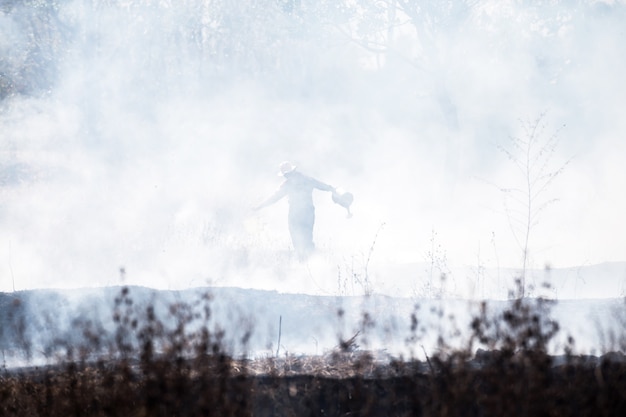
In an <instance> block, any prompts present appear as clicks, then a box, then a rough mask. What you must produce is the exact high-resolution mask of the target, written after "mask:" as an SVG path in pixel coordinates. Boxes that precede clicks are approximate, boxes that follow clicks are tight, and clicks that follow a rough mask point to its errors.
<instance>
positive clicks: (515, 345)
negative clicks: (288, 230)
mask: <svg viewBox="0 0 626 417" xmlns="http://www.w3.org/2000/svg"><path fill="white" fill-rule="evenodd" d="M210 302H211V297H210V296H209V295H208V294H206V295H205V296H203V297H202V298H201V299H200V300H198V301H197V302H195V303H191V304H183V303H174V304H172V305H171V306H170V308H169V311H168V314H169V316H168V318H167V320H161V319H159V318H158V317H157V316H156V314H155V312H154V309H153V308H152V307H151V306H147V307H146V308H145V309H143V310H141V309H137V308H135V306H134V304H133V301H132V297H131V294H130V291H129V289H127V288H123V289H122V290H121V291H120V294H119V295H118V297H116V299H115V302H114V305H113V306H112V310H113V314H112V315H113V320H114V323H115V324H116V327H115V331H114V332H113V334H106V333H104V332H103V331H102V330H100V331H99V332H95V331H94V329H92V328H90V327H88V326H87V327H86V328H85V329H84V330H85V331H84V339H83V340H82V341H81V342H80V343H77V344H75V345H70V344H66V345H64V348H65V355H64V357H59V360H58V361H57V362H56V363H54V364H53V365H50V366H46V367H32V368H22V369H15V370H10V369H5V370H4V371H3V372H2V374H1V376H0V415H3V416H196V415H197V416H205V415H206V416H210V415H214V416H248V415H249V416H302V415H313V416H316V415H320V416H322V415H323V416H329V415H331V416H348V415H351V416H352V415H358V416H381V415H393V416H413V415H425V416H461V415H462V416H503V415H506V416H536V415H546V416H547V415H550V416H552V415H554V416H597V415H607V416H610V415H626V357H625V356H624V355H623V354H622V353H619V352H615V353H612V354H607V355H604V356H602V357H600V358H592V357H579V356H574V355H571V354H568V355H565V356H563V357H559V358H555V357H552V356H550V355H548V354H547V352H546V346H547V344H548V342H549V341H550V339H551V338H552V337H553V336H554V335H555V334H556V332H557V331H558V324H557V323H554V322H553V321H551V320H550V319H549V314H548V311H546V308H548V307H549V306H546V305H545V302H543V301H531V300H527V299H520V300H516V301H515V302H513V303H512V304H511V308H510V309H508V310H507V311H505V312H503V314H501V315H498V316H497V317H491V316H489V315H488V314H487V312H486V311H485V309H483V311H482V312H481V313H480V314H478V315H477V317H475V319H474V320H473V321H472V338H471V340H470V341H469V342H468V345H467V347H466V348H464V349H456V350H453V349H446V346H445V341H442V342H441V343H442V349H441V352H442V353H440V354H437V355H433V356H432V357H428V360H427V361H423V362H420V361H417V360H407V361H402V360H391V361H389V360H380V358H378V357H377V355H376V353H375V352H367V351H359V350H358V349H357V350H355V347H354V345H353V344H351V343H349V341H348V342H341V343H339V345H338V347H337V349H335V350H334V351H332V352H329V353H327V354H325V355H321V356H291V355H284V356H283V357H281V358H273V357H268V358H261V359H256V360H249V359H234V358H232V357H231V356H230V355H229V354H228V353H227V352H226V349H224V346H223V343H222V340H223V337H224V330H220V329H209V328H208V326H207V325H206V323H207V322H208V318H209V317H210V311H211V310H210ZM12 308H13V313H11V314H13V318H12V321H7V320H5V321H3V335H5V336H6V335H8V334H12V335H16V334H18V333H19V332H20V329H23V327H19V324H20V323H22V319H23V315H20V314H21V313H20V308H21V306H20V305H19V303H15V304H14V305H13V307H12ZM138 311H139V312H138ZM20 317H21V319H20ZM12 322H14V323H16V324H17V325H18V327H17V328H16V329H8V328H7V325H8V324H10V323H12ZM9 330H11V331H9ZM26 338H27V337H26V335H22V336H21V338H20V337H17V338H16V341H17V342H16V343H18V344H20V345H22V346H23V348H25V349H28V348H29V344H28V342H27V340H26ZM3 343H6V341H3ZM475 346H482V347H484V348H485V349H482V348H481V349H479V350H477V351H474V347H475ZM444 352H445V353H444Z"/></svg>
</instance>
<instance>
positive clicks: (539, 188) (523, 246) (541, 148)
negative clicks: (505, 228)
mask: <svg viewBox="0 0 626 417" xmlns="http://www.w3.org/2000/svg"><path fill="white" fill-rule="evenodd" d="M521 124H522V136H520V137H511V138H510V144H509V147H505V146H502V145H498V149H499V150H500V151H501V152H502V153H504V154H505V155H506V156H507V158H508V159H509V160H510V161H511V162H512V163H513V165H514V166H515V168H516V169H517V171H518V172H519V178H520V181H519V184H518V186H514V187H511V188H503V187H498V188H499V189H500V191H502V192H503V193H504V196H505V198H504V205H505V210H506V214H507V219H508V221H509V225H510V227H511V231H512V232H513V236H514V238H515V241H516V243H517V244H518V246H519V248H520V250H521V251H522V271H521V276H520V280H521V285H520V294H519V296H520V297H524V296H525V295H526V275H527V269H528V266H529V249H530V242H531V234H532V231H533V229H534V228H535V227H536V226H537V224H538V223H539V217H540V215H541V213H542V212H543V211H544V210H545V209H546V208H547V207H548V206H549V205H551V204H553V203H555V202H556V201H558V199H557V198H550V197H549V196H547V191H548V188H549V187H550V185H551V184H552V183H553V182H554V180H555V179H556V178H557V177H558V176H559V175H560V174H561V173H562V172H563V170H564V169H565V167H566V166H567V165H568V164H569V162H570V160H569V159H568V160H566V161H565V162H563V163H561V164H558V165H556V168H553V165H554V163H553V159H554V154H555V151H556V148H557V146H558V143H559V137H558V134H559V132H560V130H561V129H557V130H556V131H555V132H553V133H552V134H551V135H549V136H548V135H546V132H545V130H546V122H545V113H542V114H540V115H539V116H538V117H537V118H536V119H534V120H532V121H531V120H527V121H521Z"/></svg>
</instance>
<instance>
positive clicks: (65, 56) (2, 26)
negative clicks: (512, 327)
mask: <svg viewBox="0 0 626 417" xmlns="http://www.w3.org/2000/svg"><path fill="white" fill-rule="evenodd" d="M623 9H624V7H623V6H622V5H620V4H619V3H618V4H608V3H603V2H596V1H576V2H565V1H553V2H549V4H540V2H537V4H535V2H531V3H529V4H518V3H515V4H511V2H491V1H474V0H457V1H450V2H427V1H421V0H389V1H380V0H256V1H247V2H238V1H230V0H218V1H207V0H184V1H171V0H159V1H157V0H127V1H121V0H119V1H115V0H23V1H17V0H4V1H1V2H0V35H1V38H2V39H1V40H0V54H1V55H0V57H1V58H0V99H5V98H6V97H10V96H13V95H16V94H22V95H24V94H25V95H39V94H45V93H46V92H49V91H51V90H52V89H54V87H55V84H56V83H58V82H59V79H60V78H62V76H63V74H67V73H68V71H69V70H70V69H72V70H77V68H76V67H82V70H83V71H86V72H87V73H89V72H90V69H92V70H91V73H92V77H93V79H92V81H94V82H96V81H99V80H101V78H103V77H106V76H105V75H103V74H107V73H112V72H114V73H116V74H119V73H120V70H122V71H121V72H122V73H124V74H125V75H124V76H125V77H128V78H129V83H133V85H137V84H139V85H143V86H144V87H145V88H146V89H148V90H150V89H152V90H154V91H158V92H163V91H165V92H171V91H176V92H181V91H182V92H190V91H197V90H198V89H201V90H203V91H207V87H208V91H214V90H215V89H217V88H219V87H224V86H227V85H228V84H231V83H241V82H242V81H244V80H260V81H263V82H265V83H268V84H269V85H274V86H276V87H279V88H281V89H283V92H285V93H289V94H293V93H296V94H301V95H310V94H314V93H315V94H320V93H321V94H336V92H337V91H336V89H337V86H341V85H345V84H350V82H351V80H353V79H354V78H355V77H357V74H359V75H361V76H363V75H364V74H365V75H366V76H374V77H375V76H376V74H378V75H379V76H384V77H388V78H387V80H388V81H390V82H391V81H392V78H394V79H395V81H396V82H398V83H399V84H400V85H401V84H402V81H403V77H404V80H406V79H407V78H411V79H413V80H422V81H420V82H422V83H423V85H424V86H426V87H424V88H425V91H424V92H418V93H416V89H412V90H411V93H412V94H422V93H424V94H428V95H429V96H431V97H433V98H434V99H435V100H436V101H437V102H438V103H439V104H438V105H439V106H440V108H441V110H442V111H443V112H444V113H445V114H446V118H448V121H449V122H451V123H454V122H455V120H454V118H455V114H454V113H455V105H456V104H455V102H454V100H453V99H452V98H451V97H450V95H449V92H448V91H447V88H448V87H447V84H448V83H447V81H448V80H449V79H450V78H451V77H454V76H455V74H454V65H455V62H458V59H459V58H463V54H464V53H465V54H466V56H465V58H464V59H467V60H472V59H477V60H480V57H472V54H473V52H472V51H470V50H467V51H465V52H463V51H462V50H460V51H456V52H455V51H454V50H453V49H454V48H451V47H450V45H451V44H453V43H455V42H457V41H463V39H467V38H468V37H472V36H474V35H476V33H479V36H478V37H477V38H476V40H477V42H478V43H481V44H482V46H483V47H484V48H486V49H488V50H489V51H490V52H496V53H497V52H498V51H501V52H502V53H504V54H505V55H506V51H508V50H511V49H516V48H518V47H519V44H518V42H519V41H520V40H521V42H524V43H525V45H527V46H529V47H530V48H536V49H537V54H536V55H537V56H536V66H537V70H538V71H539V72H540V73H541V74H542V77H544V78H545V79H546V81H548V80H549V79H553V78H554V77H555V76H558V75H559V74H560V73H561V72H562V70H563V68H564V67H565V66H567V65H568V62H566V61H567V60H566V59H562V58H564V56H563V54H570V53H571V52H572V51H573V50H574V49H572V48H571V45H570V44H571V40H572V39H571V38H563V39H562V41H557V42H556V44H555V45H554V46H553V47H550V48H551V51H552V52H554V54H552V53H551V51H546V42H545V41H546V40H548V41H553V40H554V39H555V38H557V37H559V36H561V32H563V31H564V30H565V29H567V28H571V27H572V26H573V27H580V29H581V31H580V34H581V36H582V34H583V33H588V31H589V29H590V27H591V26H590V25H589V24H587V23H585V22H584V19H586V18H587V17H593V16H595V17H598V18H599V20H601V19H602V18H603V17H606V16H610V15H611V14H612V13H613V12H615V18H616V19H617V18H619V14H620V13H623ZM511 16H516V19H515V20H511V19H510V18H511ZM591 24H593V22H592V23H591ZM508 31H514V32H515V33H517V34H518V35H519V37H518V40H515V39H512V38H511V37H509V36H508V34H510V33H509V32H508ZM503 35H504V36H503ZM576 36H578V35H576ZM568 45H570V46H569V47H568ZM460 49H463V46H461V47H460ZM564 50H565V52H563V51H564ZM559 51H561V52H559ZM459 54H460V55H459ZM570 55H571V54H570ZM571 58H572V56H569V59H570V62H571ZM391 69H394V70H393V71H399V72H393V71H392V72H391V73H390V72H389V71H390V70H391ZM396 77H400V79H397V78H396ZM357 78H358V77H357ZM330 80H332V82H329V81H330ZM420 82H418V84H419V83H420ZM340 90H341V89H340ZM417 90H419V88H417Z"/></svg>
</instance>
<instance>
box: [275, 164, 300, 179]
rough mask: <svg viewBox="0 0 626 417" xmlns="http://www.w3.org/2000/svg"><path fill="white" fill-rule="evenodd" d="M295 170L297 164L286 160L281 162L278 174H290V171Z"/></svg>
mask: <svg viewBox="0 0 626 417" xmlns="http://www.w3.org/2000/svg"><path fill="white" fill-rule="evenodd" d="M295 170H296V166H295V165H294V164H292V163H291V162H289V161H284V162H282V163H281V164H280V172H279V173H278V175H279V176H282V175H285V174H289V173H290V172H293V171H295Z"/></svg>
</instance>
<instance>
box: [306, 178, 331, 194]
mask: <svg viewBox="0 0 626 417" xmlns="http://www.w3.org/2000/svg"><path fill="white" fill-rule="evenodd" d="M309 181H311V184H312V185H313V187H315V188H317V189H318V190H322V191H335V187H333V186H332V185H328V184H326V183H324V182H322V181H319V180H316V179H315V178H311V177H309Z"/></svg>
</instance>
